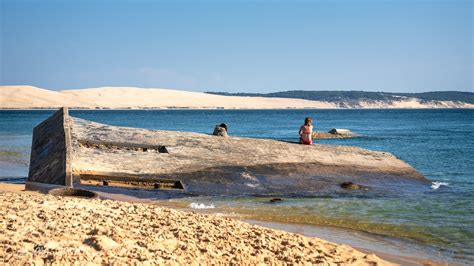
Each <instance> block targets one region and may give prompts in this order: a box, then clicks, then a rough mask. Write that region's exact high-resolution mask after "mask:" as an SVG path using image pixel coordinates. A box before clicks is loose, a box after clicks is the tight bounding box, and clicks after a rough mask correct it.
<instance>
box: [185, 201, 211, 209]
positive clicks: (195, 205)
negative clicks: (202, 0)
mask: <svg viewBox="0 0 474 266" xmlns="http://www.w3.org/2000/svg"><path fill="white" fill-rule="evenodd" d="M188 207H189V208H192V209H214V208H215V207H216V206H214V204H209V205H206V204H204V203H196V202H192V203H191V204H189V206H188Z"/></svg>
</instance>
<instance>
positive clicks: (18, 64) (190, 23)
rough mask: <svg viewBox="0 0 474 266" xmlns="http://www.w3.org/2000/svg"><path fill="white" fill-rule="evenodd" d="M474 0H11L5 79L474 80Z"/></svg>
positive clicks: (233, 88) (196, 83) (146, 82)
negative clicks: (313, 0)
mask: <svg viewBox="0 0 474 266" xmlns="http://www.w3.org/2000/svg"><path fill="white" fill-rule="evenodd" d="M472 11H473V2H472V1H461V0H459V1H405V0H399V1H367V0H364V1H363V0H360V1H315V2H310V1H292V2H284V1H271V2H261V1H226V2H215V1H202V2H199V3H197V2H190V1H182V2H171V1H135V2H131V1H125V0H123V1H114V2H110V1H80V2H61V1H42V2H35V1H23V0H20V1H12V0H4V1H1V5H0V15H1V16H0V17H1V19H0V24H1V25H0V26H1V31H0V37H1V38H0V61H1V62H0V85H14V84H21V85H32V86H36V87H40V88H45V89H49V90H68V89H81V88H91V87H103V86H128V87H144V88H147V87H153V88H167V89H179V90H189V91H202V92H205V91H213V92H230V93H236V92H242V93H251V92H253V93H269V92H279V91H289V90H306V91H373V92H395V93H407V92H413V93H417V92H431V91H463V92H472V91H473V87H474V86H473V77H472V76H473V75H472V73H473V49H472V35H473V25H472V21H473V14H472Z"/></svg>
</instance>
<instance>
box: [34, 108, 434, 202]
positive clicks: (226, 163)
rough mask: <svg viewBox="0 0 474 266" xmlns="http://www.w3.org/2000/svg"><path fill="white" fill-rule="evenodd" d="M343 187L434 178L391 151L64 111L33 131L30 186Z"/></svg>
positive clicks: (279, 191)
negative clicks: (146, 125)
mask: <svg viewBox="0 0 474 266" xmlns="http://www.w3.org/2000/svg"><path fill="white" fill-rule="evenodd" d="M342 182H353V183H357V184H360V185H361V186H370V187H371V188H374V187H376V186H378V187H379V188H380V189H383V190H390V186H388V185H387V182H393V183H394V184H396V185H400V184H409V183H416V184H426V182H428V181H427V180H426V179H425V178H424V177H423V176H422V175H421V174H420V173H418V172H417V171H416V170H415V169H413V168H412V167H411V166H410V165H408V164H407V163H405V162H403V161H401V160H400V159H398V158H396V157H395V156H393V155H392V154H390V153H387V152H377V151H370V150H366V149H362V148H358V147H351V146H332V145H321V144H318V145H298V144H294V143H288V142H283V141H278V140H272V139H256V138H244V137H227V138H216V137H215V136H212V135H210V134H201V133H194V132H180V131H165V130H149V129H143V128H130V127H118V126H111V125H106V124H101V123H96V122H93V121H88V120H84V119H80V118H76V117H70V116H69V112H68V108H61V109H60V110H59V111H57V112H56V113H54V114H53V115H52V116H51V117H49V118H48V119H46V120H45V121H43V122H41V123H40V124H39V125H38V126H36V127H35V128H34V130H33V141H32V147H31V160H30V171H29V175H28V180H27V184H26V188H27V189H37V190H38V189H39V190H51V189H54V188H58V187H72V188H77V189H81V188H82V189H90V190H96V191H98V190H100V191H107V192H113V191H118V189H114V188H120V191H122V192H124V191H123V189H130V190H135V189H139V190H141V191H138V192H137V193H136V194H147V192H151V193H152V194H153V193H154V192H155V191H156V192H157V193H154V195H158V194H166V196H170V197H173V196H181V195H184V196H189V195H209V196H212V195H229V196H232V195H238V196H241V195H270V196H272V197H274V196H286V195H288V196H295V195H296V196H301V195H304V196H315V195H318V193H325V192H326V191H338V190H341V189H342V188H341V187H340V184H341V183H342ZM99 187H100V188H99ZM95 188H97V189H95ZM373 191H375V192H376V190H373ZM161 192H163V193H161ZM375 192H374V193H375Z"/></svg>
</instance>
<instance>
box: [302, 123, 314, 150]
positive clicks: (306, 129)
mask: <svg viewBox="0 0 474 266" xmlns="http://www.w3.org/2000/svg"><path fill="white" fill-rule="evenodd" d="M299 134H300V144H307V145H311V144H313V119H312V118H311V117H306V118H305V120H304V125H303V126H301V127H300V132H299Z"/></svg>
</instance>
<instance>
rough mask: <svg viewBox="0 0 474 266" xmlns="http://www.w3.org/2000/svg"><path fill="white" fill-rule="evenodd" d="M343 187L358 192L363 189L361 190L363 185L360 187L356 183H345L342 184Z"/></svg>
mask: <svg viewBox="0 0 474 266" xmlns="http://www.w3.org/2000/svg"><path fill="white" fill-rule="evenodd" d="M341 187H342V188H347V189H354V190H357V189H361V188H362V186H361V185H358V184H355V183H352V182H344V183H341Z"/></svg>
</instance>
